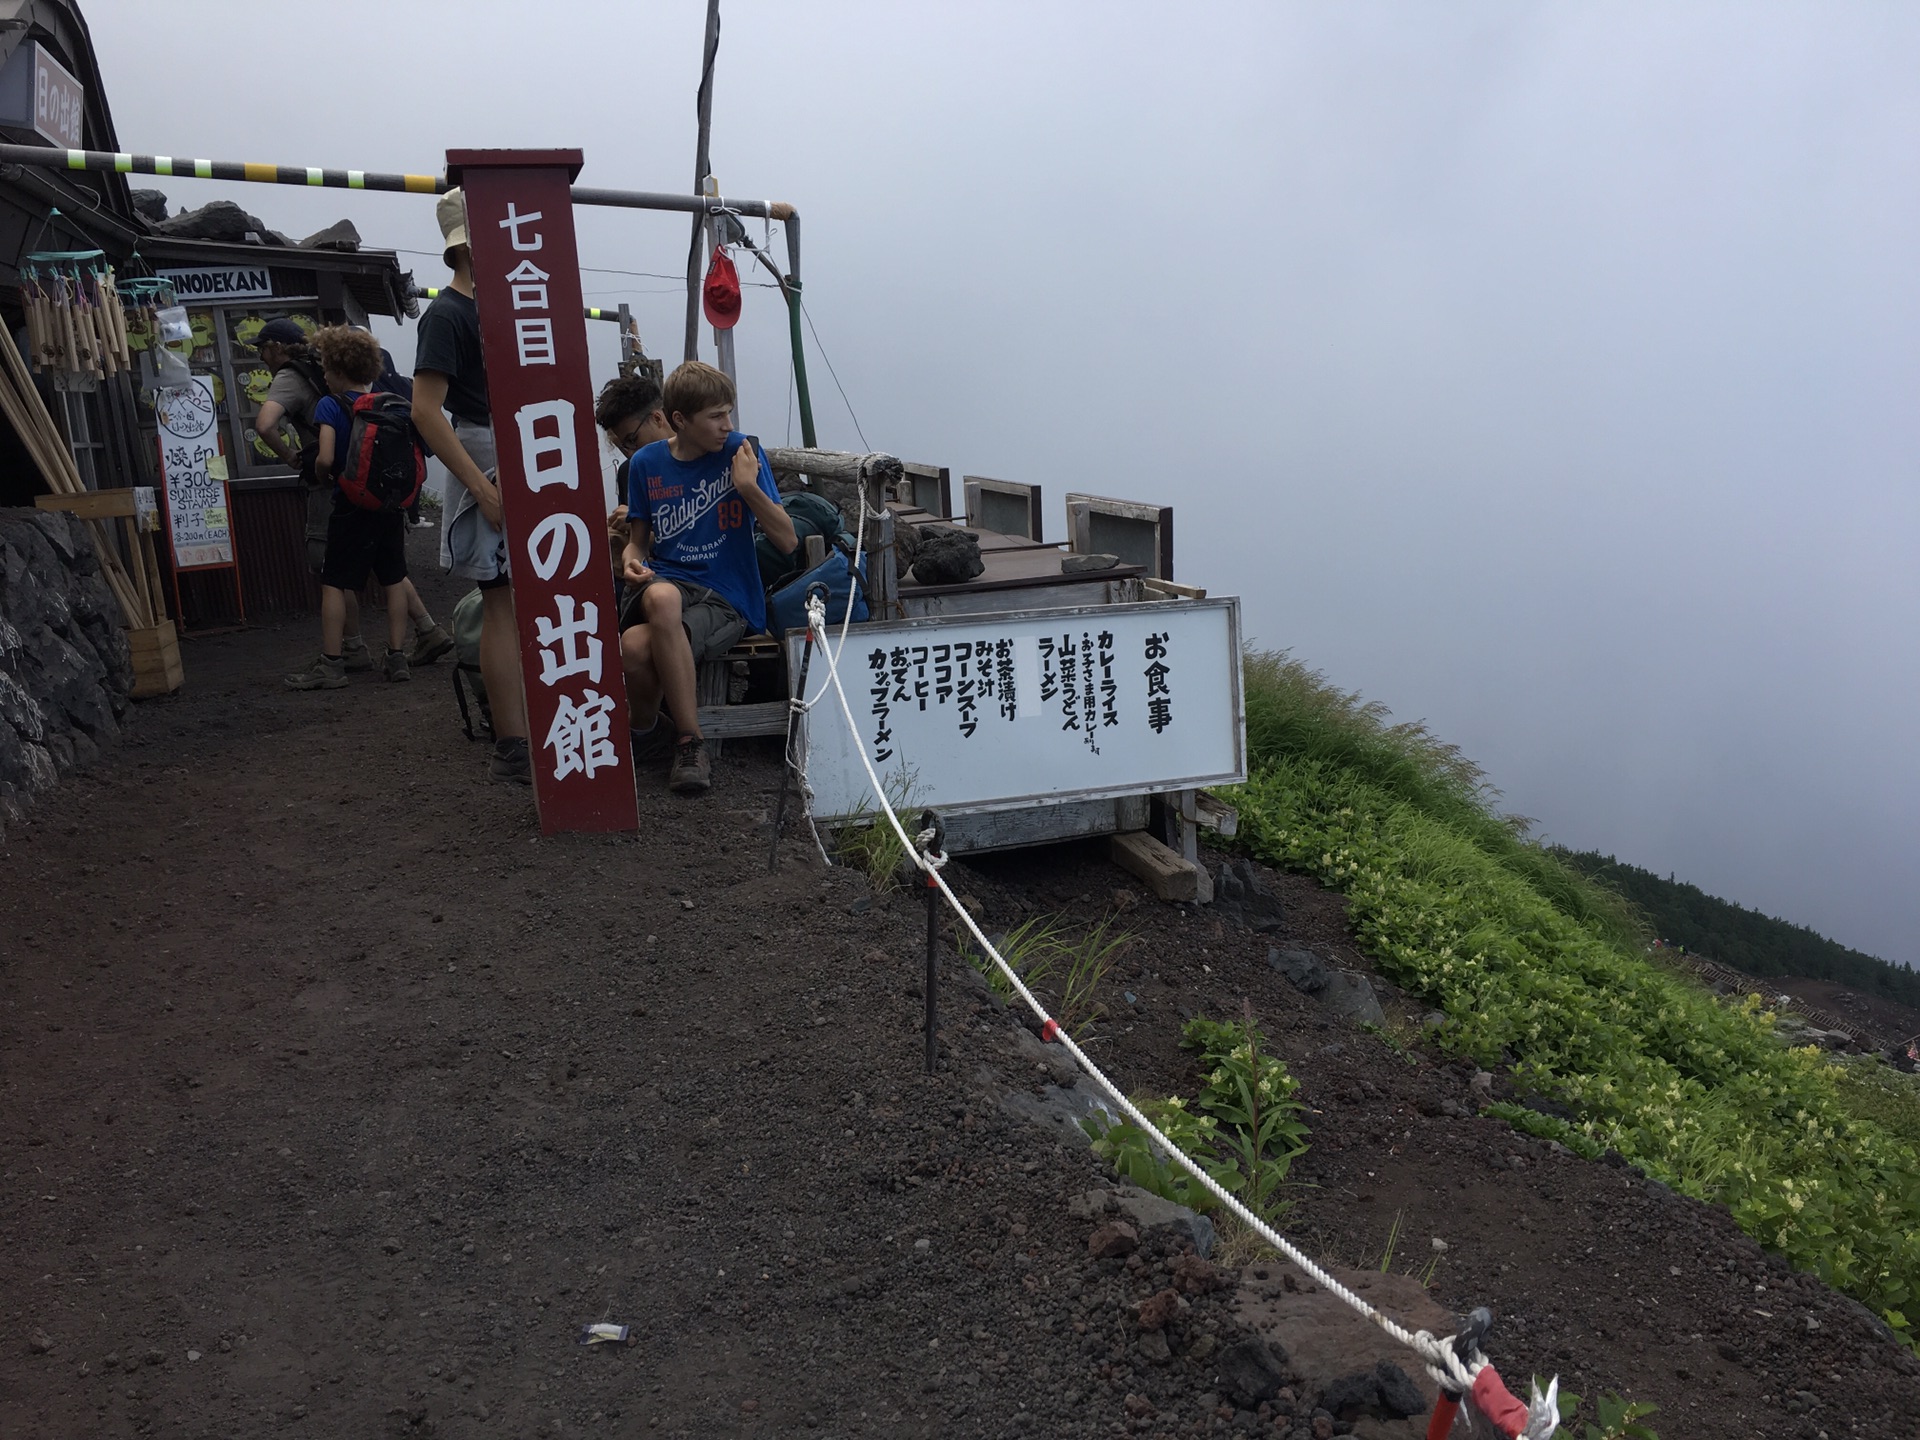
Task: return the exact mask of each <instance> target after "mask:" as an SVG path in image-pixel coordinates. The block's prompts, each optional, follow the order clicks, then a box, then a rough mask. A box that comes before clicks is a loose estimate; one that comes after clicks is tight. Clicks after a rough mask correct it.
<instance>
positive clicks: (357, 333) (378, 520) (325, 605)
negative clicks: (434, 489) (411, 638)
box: [287, 325, 413, 690]
mask: <svg viewBox="0 0 1920 1440" xmlns="http://www.w3.org/2000/svg"><path fill="white" fill-rule="evenodd" d="M313 348H314V350H315V351H316V352H318V354H319V356H320V364H321V366H322V373H323V374H324V375H325V378H326V382H327V389H328V391H329V392H330V393H329V394H327V395H326V396H325V397H324V398H323V399H322V400H321V401H320V403H319V404H317V405H315V406H314V407H313V422H314V427H315V429H316V430H317V432H318V435H319V439H318V441H317V445H316V451H317V453H316V458H315V463H314V474H315V476H316V478H318V480H319V481H320V483H321V484H323V485H325V484H329V483H330V482H332V489H333V513H332V515H331V516H329V517H328V520H327V550H326V558H325V559H324V560H323V561H322V562H321V567H320V657H319V658H318V659H317V660H315V661H314V662H313V663H312V664H311V665H309V666H308V667H307V668H306V669H305V670H302V671H300V672H299V673H298V674H295V675H289V676H287V687H288V688H289V689H292V690H338V689H339V688H340V687H341V686H343V685H345V684H346V683H347V672H346V661H345V658H344V657H343V655H342V654H341V650H340V646H341V644H342V632H343V631H344V630H345V628H346V618H347V597H348V596H349V595H351V594H353V593H354V592H356V591H358V590H359V589H360V587H361V586H362V585H365V584H366V583H367V576H368V575H369V574H371V575H372V576H373V577H374V579H376V580H378V581H379V582H380V583H381V584H382V585H384V586H386V588H387V658H386V666H385V668H386V676H387V679H389V680H411V679H412V678H413V672H412V670H411V668H410V667H409V665H408V662H407V652H406V649H405V646H406V641H407V623H408V622H407V591H408V588H409V587H408V585H407V517H406V515H405V513H404V512H402V511H399V510H366V509H362V508H361V507H360V506H358V505H355V504H353V503H352V502H351V501H349V500H348V499H347V498H346V496H344V495H342V494H341V493H340V487H339V485H338V483H337V481H336V478H335V477H337V476H338V474H339V473H340V471H341V470H343V469H344V468H345V465H346V457H347V437H348V436H349V435H350V434H351V433H352V431H353V416H352V408H353V402H354V398H355V397H356V396H359V395H364V394H366V393H367V391H369V390H371V389H372V388H373V382H374V381H376V380H378V379H379V378H380V342H379V341H377V340H375V339H374V338H373V336H372V335H370V334H368V333H367V332H366V331H364V330H349V329H348V328H347V327H345V326H344V325H342V326H335V327H333V328H331V329H327V330H322V331H320V333H319V334H317V335H315V336H314V337H313Z"/></svg>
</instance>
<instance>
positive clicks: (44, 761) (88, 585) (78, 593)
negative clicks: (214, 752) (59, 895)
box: [0, 509, 133, 835]
mask: <svg viewBox="0 0 1920 1440" xmlns="http://www.w3.org/2000/svg"><path fill="white" fill-rule="evenodd" d="M121 625H122V617H121V614H120V607H119V605H118V603H117V602H116V601H115V600H114V598H113V594H112V592H111V591H110V590H109V589H108V588H107V584H106V581H105V579H104V578H103V577H102V575H101V573H100V561H99V557H98V556H97V555H96V554H95V553H94V549H93V545H92V543H91V542H90V541H89V540H88V538H87V534H86V530H85V528H84V526H83V524H82V522H81V521H79V520H77V519H75V518H74V517H73V516H71V515H67V514H63V513H60V512H57V511H42V510H24V509H23V510H0V835H3V834H4V833H5V826H6V824H7V822H8V821H18V820H19V819H20V818H22V817H23V816H24V815H25V813H26V808H27V806H28V804H29V803H30V802H31V801H32V799H33V797H34V796H36V795H38V794H40V793H41V792H43V791H46V790H48V789H50V788H52V786H53V785H54V784H55V783H57V781H58V780H59V778H60V775H61V774H62V773H63V772H65V771H67V770H71V769H77V768H81V767H84V766H86V765H88V764H90V763H91V762H93V761H94V760H96V759H98V758H99V756H100V753H101V751H102V749H103V748H105V747H107V746H109V745H111V744H112V743H113V742H114V741H116V740H117V739H118V738H119V735H120V717H121V716H122V715H124V714H125V712H126V709H127V705H128V701H129V696H130V694H131V692H132V688H133V659H132V655H131V653H130V652H129V651H128V649H127V638H126V634H125V632H124V631H123V630H122V629H121Z"/></svg>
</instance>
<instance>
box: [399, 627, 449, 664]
mask: <svg viewBox="0 0 1920 1440" xmlns="http://www.w3.org/2000/svg"><path fill="white" fill-rule="evenodd" d="M451 649H453V636H451V635H449V634H448V633H447V632H446V627H444V626H441V625H436V626H434V627H433V628H432V629H431V630H421V631H419V632H418V633H416V634H415V635H414V637H413V648H412V649H411V650H409V651H408V652H407V659H408V661H409V662H411V663H412V664H415V665H431V664H433V662H434V661H436V660H438V659H439V658H440V657H441V656H442V655H444V654H446V653H447V652H448V651H449V650H451Z"/></svg>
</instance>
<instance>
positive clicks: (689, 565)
mask: <svg viewBox="0 0 1920 1440" xmlns="http://www.w3.org/2000/svg"><path fill="white" fill-rule="evenodd" d="M660 403H661V408H662V409H663V410H664V411H665V412H666V418H667V423H668V425H669V426H670V427H672V430H673V434H672V436H671V437H670V438H669V439H665V440H656V441H654V442H653V443H652V444H651V445H647V446H645V447H644V448H642V449H641V450H640V451H639V452H638V453H636V454H635V455H634V457H633V458H632V459H631V460H629V461H628V462H627V546H626V550H625V552H624V553H623V554H622V556H621V578H623V579H624V580H625V581H626V582H627V587H628V592H627V598H626V600H625V602H624V603H623V604H622V605H621V607H620V659H621V663H622V664H623V665H624V666H625V667H626V672H627V676H628V679H629V681H630V684H629V686H628V693H629V694H630V695H632V696H633V697H634V699H635V713H634V716H633V728H634V730H635V731H636V732H638V733H639V734H640V735H641V736H642V737H648V736H649V735H650V734H651V733H652V732H653V730H654V727H656V726H659V725H660V724H661V719H660V707H661V705H662V703H663V702H664V704H665V707H666V711H667V714H668V716H670V717H671V724H672V726H673V731H672V734H673V739H674V752H673V768H672V770H671V771H670V772H669V773H668V776H667V785H668V788H670V789H672V790H673V791H675V792H676V793H678V794H682V795H698V794H700V793H702V792H703V791H706V790H708V789H710V788H712V785H713V765H712V762H711V760H710V759H709V758H708V756H707V748H706V744H705V742H704V741H703V740H702V739H701V736H700V717H699V712H698V702H697V700H696V698H695V697H696V690H695V677H696V675H697V673H698V669H699V665H700V662H701V661H703V660H706V659H709V658H711V657H712V656H715V655H721V654H725V653H726V652H727V651H728V650H729V649H731V648H732V647H733V644H734V642H735V641H737V640H738V639H739V638H740V637H741V636H742V635H744V634H747V633H749V632H751V631H757V630H762V629H764V628H766V623H767V610H766V594H765V592H764V591H763V590H762V589H761V588H760V562H759V560H758V558H757V557H756V556H755V554H754V548H753V532H754V526H755V524H756V523H757V524H759V525H760V526H762V527H763V528H764V529H765V530H766V532H767V536H768V538H769V539H771V540H772V541H773V543H774V547H775V548H776V549H778V550H779V551H780V553H781V554H783V555H790V554H792V553H793V550H794V547H795V546H797V545H798V544H799V543H800V542H799V539H798V538H797V537H796V536H795V535H794V532H793V521H792V520H791V519H789V518H788V516H787V512H786V510H785V509H784V508H783V507H782V506H781V504H780V492H779V491H778V490H777V489H775V488H774V484H773V472H772V471H771V470H769V469H768V468H767V462H766V457H764V456H762V455H757V454H755V453H754V448H753V443H752V442H751V441H749V440H748V439H747V437H746V436H744V435H742V434H740V433H739V432H738V431H736V430H735V429H733V405H734V388H733V381H732V380H731V379H729V378H728V377H727V375H726V374H725V372H723V371H720V370H716V369H714V368H713V366H711V365H703V364H701V363H700V362H699V361H698V360H689V361H688V362H687V363H686V364H684V365H682V366H680V367H679V368H678V369H677V370H675V371H674V372H673V373H672V374H671V375H669V376H668V377H667V383H666V385H665V387H664V388H663V390H662V392H661V397H660ZM649 707H650V709H649ZM642 743H643V744H644V743H645V739H644V738H643V740H642Z"/></svg>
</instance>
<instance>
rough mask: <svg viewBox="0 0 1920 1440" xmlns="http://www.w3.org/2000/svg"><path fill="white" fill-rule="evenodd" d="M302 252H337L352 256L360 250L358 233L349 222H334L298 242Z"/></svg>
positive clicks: (351, 222)
mask: <svg viewBox="0 0 1920 1440" xmlns="http://www.w3.org/2000/svg"><path fill="white" fill-rule="evenodd" d="M300 248H301V249H302V250H337V251H341V252H343V253H345V254H352V253H354V252H355V251H357V250H359V248H360V232H359V230H358V229H356V228H355V226H354V223H353V221H351V220H336V221H334V222H333V224H331V225H329V226H327V228H326V229H324V230H316V231H314V232H313V234H311V235H309V236H307V238H306V239H304V240H302V241H301V242H300Z"/></svg>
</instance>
